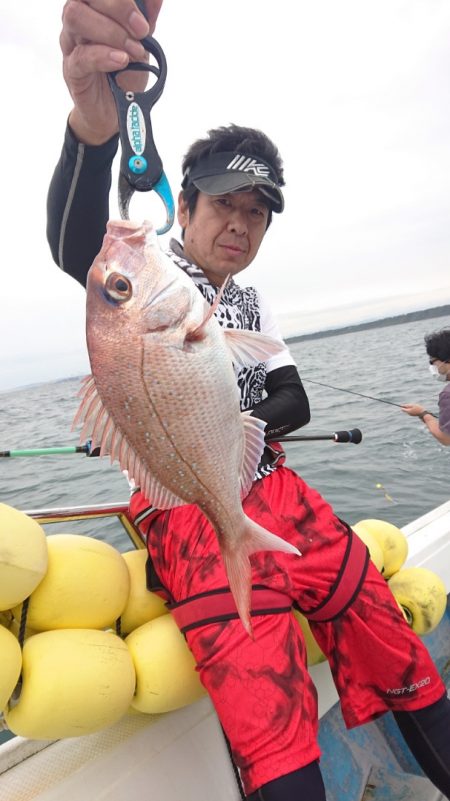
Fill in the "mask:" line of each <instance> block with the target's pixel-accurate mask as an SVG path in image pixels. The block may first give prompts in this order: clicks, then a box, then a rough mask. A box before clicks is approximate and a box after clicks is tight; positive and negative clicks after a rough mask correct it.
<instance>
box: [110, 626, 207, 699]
mask: <svg viewBox="0 0 450 801" xmlns="http://www.w3.org/2000/svg"><path fill="white" fill-rule="evenodd" d="M125 642H126V644H127V646H128V648H129V649H130V653H131V656H132V658H133V662H134V668H135V670H136V692H135V695H134V698H133V700H132V702H131V705H132V706H133V707H134V708H135V709H138V710H139V712H147V713H161V712H170V711H171V710H173V709H179V708H180V707H182V706H187V704H191V703H192V702H193V701H196V700H197V699H198V698H200V697H201V696H202V695H204V694H205V690H204V689H203V686H202V685H201V683H200V679H199V677H198V673H197V672H196V670H195V661H194V657H193V656H192V654H191V652H190V650H189V648H188V646H187V644H186V641H185V639H184V637H183V635H182V634H181V632H180V631H179V629H178V627H177V624H176V623H175V621H174V620H173V618H172V617H171V615H170V614H166V615H162V617H157V618H156V619H155V620H151V621H150V622H149V623H144V625H143V626H140V627H139V628H138V629H135V630H134V631H132V632H131V634H129V635H128V637H127V638H126V640H125Z"/></svg>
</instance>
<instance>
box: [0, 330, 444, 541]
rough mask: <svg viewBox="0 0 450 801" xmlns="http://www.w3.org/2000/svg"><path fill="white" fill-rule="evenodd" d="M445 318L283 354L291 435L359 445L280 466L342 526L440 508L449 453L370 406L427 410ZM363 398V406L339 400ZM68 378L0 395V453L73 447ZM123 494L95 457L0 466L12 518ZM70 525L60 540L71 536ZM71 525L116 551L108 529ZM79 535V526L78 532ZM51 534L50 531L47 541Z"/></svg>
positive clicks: (320, 445) (413, 424)
mask: <svg viewBox="0 0 450 801" xmlns="http://www.w3.org/2000/svg"><path fill="white" fill-rule="evenodd" d="M448 322H449V321H448V318H442V317H440V318H434V319H431V320H430V319H425V320H417V321H414V322H407V323H402V324H397V325H390V326H386V327H377V328H372V329H367V330H364V331H358V332H348V333H342V334H338V335H334V336H327V337H321V338H316V339H308V340H303V341H300V342H297V343H293V344H292V345H291V350H292V353H293V355H294V358H295V359H296V362H297V365H298V367H299V370H300V374H301V375H302V377H303V378H304V379H305V388H306V390H307V393H308V396H309V399H310V405H311V413H312V419H311V422H310V424H309V425H308V426H307V427H306V428H304V429H302V430H301V431H299V432H297V433H298V434H300V435H301V434H303V435H308V436H314V435H323V434H332V433H333V432H334V431H337V430H340V429H351V428H356V427H357V428H360V429H361V431H362V434H363V439H362V442H361V443H360V444H359V445H354V444H337V443H334V442H333V441H332V440H322V441H305V442H296V443H294V442H293V443H288V444H287V445H286V452H287V457H288V459H287V463H288V465H289V466H290V467H292V468H293V469H294V470H296V471H297V472H299V473H300V475H302V477H303V478H304V479H305V480H306V481H307V482H308V483H309V484H311V485H312V486H313V487H315V488H316V489H317V490H318V491H319V492H320V493H321V494H322V495H323V496H324V497H325V498H326V499H327V500H328V501H329V502H330V503H331V504H332V506H333V507H334V509H335V511H336V513H337V514H338V515H339V517H341V518H343V519H345V520H346V521H347V522H349V523H350V524H352V523H356V522H357V521H358V520H362V519H364V518H374V517H375V518H379V519H382V520H387V521H389V522H391V523H394V524H395V525H398V526H402V525H405V524H406V523H408V522H410V521H411V520H414V519H415V518H417V517H419V516H420V515H422V514H425V513H426V512H428V511H429V510H430V509H432V508H434V507H435V506H437V505H439V504H441V503H444V502H445V501H447V500H448V499H449V498H450V448H445V447H443V446H442V445H440V443H439V442H438V441H437V440H436V439H434V437H432V436H431V434H429V432H428V431H427V429H426V427H425V426H424V425H423V424H422V423H421V422H420V421H419V420H418V419H417V418H411V417H409V416H408V415H406V414H404V413H403V412H402V411H401V410H400V409H398V408H397V407H395V406H391V405H389V404H387V403H383V402H381V401H382V400H388V401H393V402H394V403H408V402H417V403H422V404H424V405H425V406H426V407H427V408H428V409H430V411H437V397H438V393H439V391H440V389H442V384H440V383H438V382H437V381H436V380H435V379H433V377H432V376H431V374H430V373H429V371H428V361H427V356H426V353H425V347H424V343H423V337H424V335H425V334H426V333H429V332H430V331H433V330H437V329H439V328H442V327H443V326H444V325H447V324H448ZM308 379H310V380H311V381H318V382H321V384H327V385H331V386H333V387H339V388H341V389H342V390H348V391H352V392H358V393H363V394H367V395H371V396H373V397H375V398H378V399H380V400H378V401H375V400H369V399H367V398H362V397H359V396H357V395H353V394H350V392H348V391H338V390H336V389H330V388H328V387H326V386H319V385H317V384H314V383H310V381H309V380H308ZM79 387H80V378H69V379H66V380H63V381H57V382H52V383H45V384H40V385H36V386H32V387H26V388H21V389H17V390H14V391H8V392H4V393H2V394H0V450H17V449H25V448H41V447H49V446H64V445H76V444H78V442H79V431H71V424H72V419H73V417H74V414H75V411H76V409H77V407H78V402H79V400H78V398H77V392H78V390H79ZM127 498H128V486H127V483H126V481H125V479H124V477H123V476H122V474H121V472H120V470H119V468H118V466H117V465H110V463H109V460H108V458H107V457H105V458H102V459H100V458H87V457H86V456H84V455H82V454H73V455H55V456H48V455H46V456H33V457H18V458H0V502H2V503H6V504H9V505H11V506H15V507H16V508H19V509H23V510H31V509H40V508H43V507H55V506H56V507H61V506H80V505H86V504H89V503H106V502H126V501H127ZM77 525H78V526H79V524H70V527H69V524H65V526H64V528H63V530H64V531H70V532H78V531H80V527H78V528H76V527H75V528H74V526H77ZM93 525H94V524H92V523H88V524H86V523H83V524H82V528H81V530H85V531H86V530H87V531H90V532H91V533H93V534H95V536H99V537H101V538H104V539H106V540H108V541H110V542H112V544H115V545H116V546H117V547H120V549H121V550H124V549H127V548H129V543H128V545H127V546H122V545H120V546H119V543H118V542H116V541H115V539H116V536H117V535H116V530H115V526H114V525H110V524H108V523H105V522H104V521H101V522H100V523H99V524H97V526H96V529H95V531H93V530H92V527H93ZM86 526H87V528H86ZM56 530H57V529H56V528H55V527H54V526H52V533H54V532H55V531H56Z"/></svg>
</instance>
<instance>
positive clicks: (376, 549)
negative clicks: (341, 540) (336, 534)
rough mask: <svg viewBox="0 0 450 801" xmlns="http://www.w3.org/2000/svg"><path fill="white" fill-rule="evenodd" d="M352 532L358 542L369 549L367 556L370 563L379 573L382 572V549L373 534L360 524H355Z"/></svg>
mask: <svg viewBox="0 0 450 801" xmlns="http://www.w3.org/2000/svg"><path fill="white" fill-rule="evenodd" d="M352 528H353V531H354V532H355V534H356V535H357V536H358V537H359V539H360V540H362V541H363V543H364V545H367V547H368V549H369V554H370V558H371V560H372V562H373V563H374V565H375V567H376V568H377V570H379V571H380V573H383V572H384V556H383V549H382V547H381V545H380V543H379V542H378V540H377V539H376V538H375V537H374V535H373V534H371V533H370V531H368V530H367V529H365V528H364V527H363V526H362V525H361V524H359V523H356V525H355V526H352Z"/></svg>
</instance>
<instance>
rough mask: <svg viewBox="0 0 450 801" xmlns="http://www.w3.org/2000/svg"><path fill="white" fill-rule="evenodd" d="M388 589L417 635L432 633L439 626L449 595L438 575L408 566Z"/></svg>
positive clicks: (396, 575)
mask: <svg viewBox="0 0 450 801" xmlns="http://www.w3.org/2000/svg"><path fill="white" fill-rule="evenodd" d="M388 586H389V588H390V589H391V591H392V594H393V595H394V598H395V600H396V601H397V603H398V604H399V605H400V607H401V609H402V611H403V613H404V615H405V617H406V620H407V621H408V623H409V625H410V626H411V628H412V629H413V630H414V631H415V632H416V633H417V634H429V633H430V632H431V631H433V629H435V628H436V626H438V625H439V623H440V622H441V620H442V617H443V615H444V612H445V609H446V606H447V593H446V590H445V584H444V582H443V581H442V579H440V578H439V576H437V575H436V573H433V571H432V570H428V568H426V567H404V568H402V570H399V571H398V572H397V573H395V575H394V576H392V578H391V579H389V581H388Z"/></svg>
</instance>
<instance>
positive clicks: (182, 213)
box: [177, 192, 189, 230]
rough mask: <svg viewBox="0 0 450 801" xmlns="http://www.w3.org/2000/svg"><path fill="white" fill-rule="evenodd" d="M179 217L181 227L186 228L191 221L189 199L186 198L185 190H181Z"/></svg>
mask: <svg viewBox="0 0 450 801" xmlns="http://www.w3.org/2000/svg"><path fill="white" fill-rule="evenodd" d="M177 219H178V223H179V225H180V228H181V229H182V230H184V229H185V228H186V226H187V224H188V222H189V207H188V203H187V201H186V200H185V199H184V195H183V192H180V194H179V195H178V209H177Z"/></svg>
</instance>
